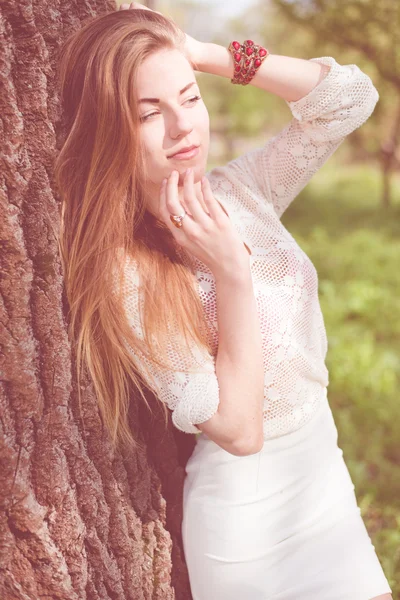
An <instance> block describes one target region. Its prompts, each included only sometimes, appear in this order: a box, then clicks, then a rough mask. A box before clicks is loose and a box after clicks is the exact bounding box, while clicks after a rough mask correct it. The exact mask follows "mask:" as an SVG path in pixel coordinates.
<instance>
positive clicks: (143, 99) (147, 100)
mask: <svg viewBox="0 0 400 600" xmlns="http://www.w3.org/2000/svg"><path fill="white" fill-rule="evenodd" d="M192 85H197V82H196V81H191V82H190V83H188V84H187V85H185V87H184V88H182V89H181V90H180V92H179V95H180V96H181V95H182V94H183V93H184V92H186V90H188V89H189V88H190V87H192ZM142 102H156V103H159V102H160V98H141V99H140V100H139V104H140V103H142Z"/></svg>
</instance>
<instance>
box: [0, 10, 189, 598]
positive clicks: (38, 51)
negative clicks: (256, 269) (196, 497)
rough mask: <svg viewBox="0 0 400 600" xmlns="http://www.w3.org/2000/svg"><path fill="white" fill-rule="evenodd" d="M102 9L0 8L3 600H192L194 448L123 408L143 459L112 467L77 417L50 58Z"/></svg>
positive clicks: (93, 419)
mask: <svg viewBox="0 0 400 600" xmlns="http://www.w3.org/2000/svg"><path fill="white" fill-rule="evenodd" d="M111 10H115V5H114V3H113V2H111V0H110V1H107V0H81V1H80V2H76V1H75V0H63V1H62V2H61V1H60V0H34V1H32V0H23V1H21V2H18V1H17V0H3V2H2V4H1V5H0V11H1V12H0V37H1V42H0V55H1V58H0V78H1V82H0V83H1V85H0V116H1V120H0V123H1V130H0V131H1V136H2V139H1V140H0V143H1V155H0V156H1V162H0V164H1V171H0V200H1V203H0V206H1V215H0V226H1V259H2V264H1V278H0V289H1V319H0V326H1V351H2V354H1V371H0V381H1V387H0V390H1V391H0V410H1V415H0V417H1V418H0V432H1V442H0V449H1V453H0V469H1V471H0V518H1V520H0V523H1V528H0V532H1V535H0V542H1V543H0V577H1V579H0V597H1V598H2V600H38V599H51V600H58V599H60V600H61V599H62V600H85V599H93V600H94V599H102V600H103V599H106V598H112V599H113V600H117V599H118V600H123V599H124V600H125V599H130V600H141V599H143V600H147V599H148V600H149V599H150V598H151V599H152V600H155V599H157V600H161V599H162V600H168V599H172V598H177V599H182V600H183V599H184V600H188V599H189V598H190V597H191V596H190V591H189V584H188V577H187V570H186V565H185V563H184V558H183V552H182V540H181V533H180V526H181V519H182V485H183V479H184V464H185V462H186V460H187V457H188V456H189V454H190V453H191V451H192V449H193V445H194V436H188V435H186V434H181V433H180V432H179V431H177V430H174V429H173V428H172V427H171V424H170V427H169V428H168V430H167V431H165V429H164V425H163V421H162V412H161V410H160V409H159V410H157V406H158V405H157V402H156V401H155V400H154V398H152V397H150V398H149V401H150V404H151V406H152V408H153V410H154V412H155V418H154V419H153V420H152V421H151V422H150V417H151V415H150V414H149V413H148V411H147V409H146V408H145V407H143V406H141V405H140V404H139V403H138V402H135V401H132V414H131V415H130V418H131V423H132V428H133V430H134V432H135V434H136V435H137V436H138V438H139V439H140V440H143V442H144V443H145V445H146V448H147V451H146V452H145V453H143V454H142V453H134V452H132V453H131V454H130V455H128V454H126V455H121V454H118V455H117V456H116V457H114V458H113V457H112V453H111V448H110V445H109V441H108V437H107V435H106V433H105V432H104V430H103V428H102V424H101V420H100V418H99V414H98V410H97V406H96V401H95V398H94V395H93V391H92V389H91V387H90V386H89V387H88V388H87V389H86V390H85V392H84V393H83V399H84V402H83V414H82V418H81V416H80V413H79V408H78V401H77V393H76V382H75V380H74V377H73V374H74V369H72V360H73V358H72V357H71V350H70V346H69V342H68V337H67V333H66V319H65V315H66V307H65V298H64V296H63V282H62V275H61V267H60V261H59V257H58V253H57V245H56V239H55V236H54V232H55V231H56V230H57V227H58V219H59V216H58V215H59V212H58V208H59V199H58V198H57V195H56V193H55V192H54V189H55V187H54V182H53V177H52V166H53V160H54V157H55V155H56V152H57V147H58V146H57V139H58V135H59V118H60V114H59V112H60V111H59V102H58V97H57V92H56V90H55V87H54V82H55V79H54V76H55V64H56V62H55V61H56V57H57V51H58V48H59V46H60V44H61V43H62V41H63V39H64V37H65V36H66V35H68V34H69V33H70V32H71V31H72V30H74V29H76V28H78V27H79V26H80V24H81V22H82V21H84V20H85V19H87V18H89V17H90V16H95V15H97V14H100V13H103V12H109V11H111Z"/></svg>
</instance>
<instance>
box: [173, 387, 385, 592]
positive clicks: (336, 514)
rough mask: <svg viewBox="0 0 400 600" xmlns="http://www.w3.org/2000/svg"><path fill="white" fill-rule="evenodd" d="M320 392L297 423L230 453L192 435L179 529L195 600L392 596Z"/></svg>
mask: <svg viewBox="0 0 400 600" xmlns="http://www.w3.org/2000/svg"><path fill="white" fill-rule="evenodd" d="M337 440H338V433H337V429H336V425H335V422H334V418H333V414H332V411H331V408H330V405H329V402H328V399H327V397H326V395H324V396H323V400H322V401H321V405H320V407H319V409H318V412H317V413H316V414H315V415H314V416H313V418H312V420H311V421H310V422H309V423H307V424H306V425H305V426H304V427H302V428H301V429H299V430H298V431H295V432H293V433H289V434H287V435H283V436H281V437H277V438H274V439H270V440H265V442H264V446H263V448H262V450H261V451H260V452H258V453H257V454H252V455H250V456H234V455H233V454H230V453H229V452H227V451H226V450H224V449H223V448H221V447H220V446H218V444H216V443H215V442H213V441H212V440H210V439H209V438H208V437H207V436H206V435H205V434H204V433H202V434H200V436H199V437H198V439H197V442H196V446H195V448H194V451H193V453H192V455H191V456H190V458H189V461H188V462H187V465H186V474H187V476H186V478H185V481H184V488H183V521H182V536H183V547H184V553H185V559H186V564H187V568H188V573H189V580H190V587H191V592H192V596H193V600H370V599H371V598H374V597H375V596H379V595H381V594H385V593H391V592H392V590H391V588H390V586H389V583H388V581H387V579H386V577H385V574H384V571H383V569H382V566H381V564H380V562H379V559H378V557H377V555H376V552H375V547H374V546H373V544H372V542H371V539H370V537H369V535H368V532H367V529H366V527H365V524H364V521H363V519H362V517H361V512H360V508H359V507H358V505H357V499H356V496H355V491H354V485H353V482H352V480H351V477H350V474H349V471H348V469H347V466H346V463H345V462H344V460H343V451H342V450H341V449H340V448H339V447H338V445H337Z"/></svg>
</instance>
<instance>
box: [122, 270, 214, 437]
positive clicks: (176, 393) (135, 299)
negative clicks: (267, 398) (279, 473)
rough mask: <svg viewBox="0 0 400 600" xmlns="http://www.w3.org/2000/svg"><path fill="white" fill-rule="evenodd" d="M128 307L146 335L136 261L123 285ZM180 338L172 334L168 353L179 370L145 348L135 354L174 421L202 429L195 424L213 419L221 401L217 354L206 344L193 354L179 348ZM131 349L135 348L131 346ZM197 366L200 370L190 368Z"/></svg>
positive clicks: (138, 330) (132, 321) (188, 429)
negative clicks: (164, 366)
mask: <svg viewBox="0 0 400 600" xmlns="http://www.w3.org/2000/svg"><path fill="white" fill-rule="evenodd" d="M123 302H124V309H125V313H126V316H127V319H128V322H129V324H130V326H131V327H133V328H134V331H135V333H136V335H137V336H138V337H139V338H140V339H142V340H143V339H144V336H143V329H142V324H141V318H140V305H141V295H140V294H139V281H138V276H137V270H136V268H135V267H134V265H133V262H132V261H129V263H127V266H126V268H125V283H124V287H123ZM177 341H178V340H177V338H176V337H175V338H174V336H173V335H172V334H171V337H170V338H169V341H168V354H169V358H170V359H171V362H172V364H173V365H174V367H175V368H176V369H177V370H176V371H173V370H172V369H171V370H162V369H161V368H160V367H159V366H158V365H155V364H153V363H152V362H150V361H149V360H148V358H147V357H146V356H144V355H143V354H142V353H141V352H140V354H138V353H136V354H135V356H136V358H138V359H139V360H140V361H142V366H143V367H144V369H145V370H146V371H147V373H148V378H146V379H147V383H148V384H149V387H150V389H152V390H153V391H154V393H155V394H156V396H157V397H158V398H159V400H161V401H162V402H164V403H165V404H166V405H167V406H168V408H169V409H170V410H171V411H172V422H173V424H174V425H175V427H177V428H178V429H180V430H181V431H184V432H186V433H199V432H200V431H201V430H200V429H199V428H198V427H196V426H195V424H196V423H203V422H204V421H207V420H208V419H210V418H211V417H212V416H213V415H214V414H215V413H216V411H217V408H218V405H219V385H218V379H217V375H216V372H215V358H214V357H213V356H212V355H211V354H210V353H209V352H208V351H206V350H203V349H202V348H201V349H200V348H198V347H197V346H196V347H191V348H190V356H191V357H188V355H187V354H186V353H184V352H182V351H179V345H178V343H177ZM128 347H129V349H130V351H131V352H133V350H132V348H131V347H130V346H128ZM192 368H195V369H196V372H188V371H189V369H192Z"/></svg>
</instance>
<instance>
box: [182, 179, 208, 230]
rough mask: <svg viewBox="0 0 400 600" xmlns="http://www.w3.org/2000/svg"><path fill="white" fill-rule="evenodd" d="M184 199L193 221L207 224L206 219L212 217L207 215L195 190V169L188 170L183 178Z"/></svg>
mask: <svg viewBox="0 0 400 600" xmlns="http://www.w3.org/2000/svg"><path fill="white" fill-rule="evenodd" d="M183 197H184V199H185V204H186V206H187V208H188V210H189V212H190V214H191V215H192V217H193V219H194V220H195V222H196V223H199V225H202V224H204V223H205V220H206V219H209V218H210V217H209V216H208V215H207V214H206V212H205V210H204V209H203V206H202V205H201V203H200V201H199V200H198V199H197V196H196V191H195V189H194V173H193V169H187V171H186V172H185V175H184V178H183Z"/></svg>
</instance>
